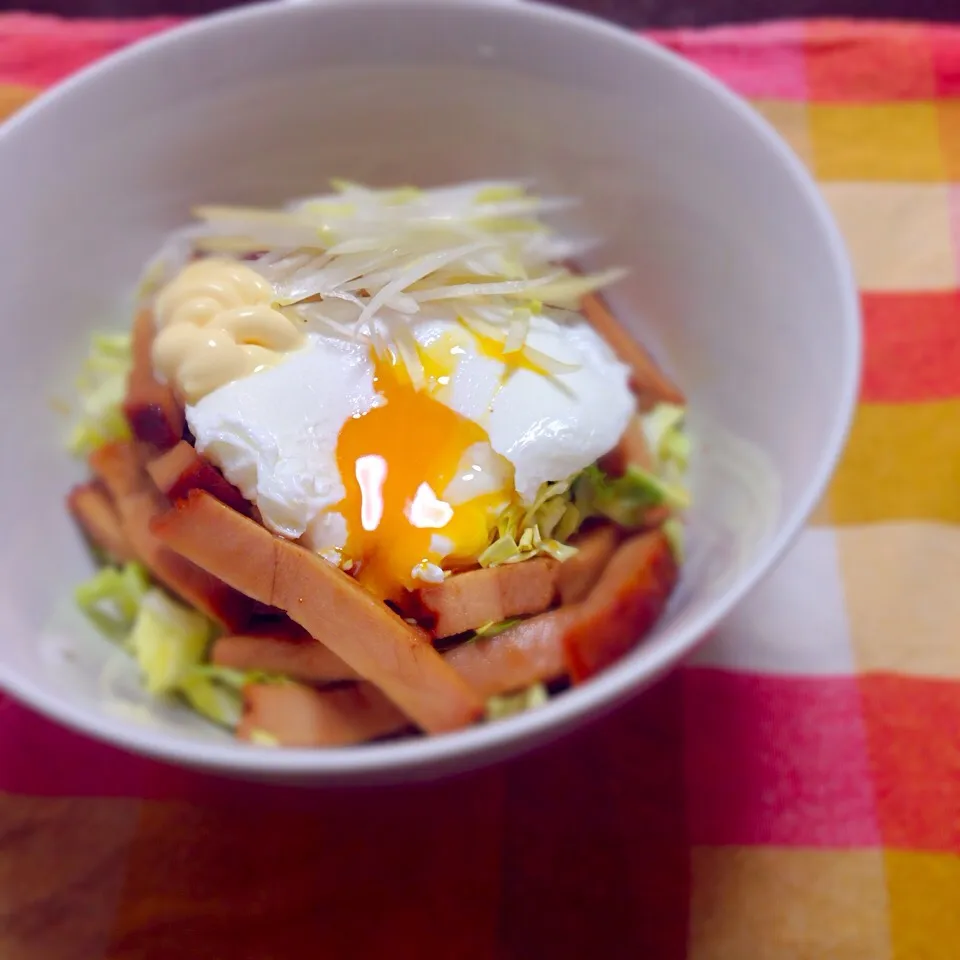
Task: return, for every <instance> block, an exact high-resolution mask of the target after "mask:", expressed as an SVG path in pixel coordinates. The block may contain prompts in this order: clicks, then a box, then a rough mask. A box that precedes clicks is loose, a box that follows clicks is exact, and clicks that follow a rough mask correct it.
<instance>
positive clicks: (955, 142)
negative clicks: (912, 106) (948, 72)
mask: <svg viewBox="0 0 960 960" xmlns="http://www.w3.org/2000/svg"><path fill="white" fill-rule="evenodd" d="M937 118H938V121H939V124H940V145H941V147H940V148H941V151H942V153H943V165H944V169H945V170H946V174H947V177H948V179H950V180H960V100H940V101H938V102H937Z"/></svg>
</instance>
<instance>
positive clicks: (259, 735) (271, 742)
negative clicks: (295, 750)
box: [250, 728, 280, 747]
mask: <svg viewBox="0 0 960 960" xmlns="http://www.w3.org/2000/svg"><path fill="white" fill-rule="evenodd" d="M250 742H251V743H252V744H255V745H256V746H258V747H279V746H280V741H279V740H278V739H277V738H276V737H275V736H274V735H273V734H272V733H268V732H267V731H266V730H260V729H259V728H255V729H253V730H251V731H250Z"/></svg>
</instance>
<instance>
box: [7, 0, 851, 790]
mask: <svg viewBox="0 0 960 960" xmlns="http://www.w3.org/2000/svg"><path fill="white" fill-rule="evenodd" d="M390 2H391V3H392V4H394V5H396V6H397V8H398V9H402V8H403V7H407V8H411V7H417V8H437V9H442V10H443V12H444V14H445V15H446V16H448V17H450V16H456V15H458V13H460V12H461V11H474V12H475V11H478V10H486V9H493V8H497V9H499V10H500V11H501V12H503V13H504V14H506V15H508V16H511V17H527V18H531V19H535V20H540V21H541V22H543V23H554V24H561V25H566V26H568V27H571V28H575V29H577V30H579V31H582V32H583V33H584V35H585V36H590V37H593V38H595V39H597V40H599V41H605V42H614V43H620V44H624V45H627V46H629V47H630V48H631V49H632V51H633V53H634V54H635V55H638V56H645V57H648V58H650V59H651V60H653V61H655V62H656V63H657V64H659V65H660V66H661V67H662V68H663V69H664V70H666V71H668V72H671V73H673V74H674V75H675V77H677V78H678V79H681V80H685V81H686V82H689V83H692V84H695V85H697V86H699V87H701V88H702V89H703V90H704V91H705V92H706V93H708V94H710V95H711V96H712V97H713V99H714V100H715V101H716V103H717V106H718V107H722V108H724V109H726V110H728V111H729V112H730V113H731V114H732V116H733V117H734V118H735V120H734V122H735V124H736V123H739V124H740V128H741V130H743V131H749V130H752V131H753V133H754V135H755V136H757V137H759V138H760V139H761V140H763V141H764V142H765V144H766V146H767V148H768V149H770V150H771V157H772V158H773V159H774V160H775V161H776V162H779V163H780V164H781V166H782V167H783V168H784V169H785V171H786V172H787V173H788V174H789V176H790V178H791V179H792V181H793V184H794V186H795V187H796V189H797V190H798V192H799V193H800V194H802V195H803V198H804V200H805V202H806V204H807V205H808V207H809V208H810V210H811V212H812V214H813V216H814V219H815V221H816V223H817V226H818V227H819V230H820V233H821V236H822V238H823V242H824V243H825V245H826V247H827V251H828V254H829V259H830V264H831V269H832V271H833V274H834V277H833V280H834V283H835V284H836V285H837V287H838V289H839V290H840V313H841V314H842V316H841V317H840V340H841V348H842V349H843V351H844V355H845V358H846V359H845V364H844V369H843V372H842V377H843V383H842V384H841V390H840V393H841V397H842V400H841V403H840V404H839V406H838V408H837V410H836V414H835V418H834V422H833V425H832V427H831V429H830V432H829V435H828V437H827V440H826V443H825V444H824V447H823V449H822V451H821V453H820V455H819V458H818V460H817V462H816V464H815V466H814V468H813V470H812V476H811V480H810V481H809V482H808V484H807V488H806V490H805V492H804V493H803V494H802V495H801V496H799V497H798V498H797V502H796V503H795V504H794V506H793V507H792V509H790V511H789V512H788V513H786V514H785V515H782V516H781V517H780V519H779V525H778V529H777V530H776V532H775V533H774V535H773V536H772V537H770V539H769V540H768V541H767V542H766V543H765V544H764V545H762V546H761V548H760V549H759V550H758V551H757V552H756V554H755V555H754V556H753V557H752V558H751V559H750V560H749V562H748V564H747V565H746V566H745V568H744V569H743V570H742V571H740V572H739V573H738V574H737V575H736V576H735V578H734V579H733V581H732V582H731V583H730V585H729V587H728V588H727V589H726V590H725V591H724V592H723V593H722V594H721V595H719V596H718V597H716V598H714V599H713V600H712V601H711V602H710V603H709V604H707V606H706V608H705V609H704V610H703V611H702V612H700V613H699V614H698V615H697V616H695V617H692V618H690V619H689V620H687V621H686V622H684V623H682V624H680V625H678V626H677V627H676V628H674V629H673V630H672V631H671V632H668V633H667V635H666V636H665V637H664V638H663V641H661V642H660V643H658V644H657V646H656V647H652V648H650V651H649V655H648V656H647V657H646V658H645V659H643V660H640V661H638V662H624V661H621V662H619V663H617V664H615V665H614V666H613V667H611V668H610V669H609V670H607V671H605V672H604V673H602V674H601V675H599V676H597V677H595V678H593V679H592V680H591V682H590V683H588V684H584V685H583V686H580V687H575V688H571V689H570V690H568V691H566V692H565V693H564V695H563V696H562V697H559V698H556V699H552V700H551V701H550V702H549V703H548V704H546V705H545V706H544V707H542V708H540V709H538V710H534V711H530V712H528V713H523V714H520V715H518V716H515V717H511V718H508V719H506V720H502V721H500V722H498V723H496V724H490V725H484V726H478V727H471V728H469V729H466V730H461V731H455V732H452V733H448V734H444V735H442V736H437V737H424V738H418V739H410V740H401V741H388V742H382V743H375V744H365V745H358V746H353V747H338V748H333V749H315V748H314V749H290V748H285V749H283V750H271V749H262V748H261V749H257V748H252V749H251V747H250V746H249V745H246V744H240V743H237V742H233V743H230V742H227V743H224V744H215V743H208V742H203V741H195V742H191V741H189V740H184V739H181V738H180V737H179V736H177V735H173V734H167V733H166V732H164V731H157V730H153V729H150V728H147V727H142V726H138V725H136V724H132V723H123V722H121V721H118V720H116V719H115V718H110V717H108V716H106V715H105V714H100V713H97V712H95V711H93V710H91V709H89V708H87V707H83V706H79V705H73V704H71V703H69V702H68V701H66V700H62V699H59V698H58V697H57V696H55V694H54V693H53V692H51V691H47V690H45V689H44V688H43V687H41V686H39V685H38V684H36V683H34V682H33V681H31V680H29V679H25V678H22V677H20V676H18V675H14V673H13V672H12V671H11V670H10V669H9V667H8V666H7V665H6V664H4V663H3V662H2V661H0V688H2V689H3V690H5V691H6V692H8V693H9V694H10V695H11V696H13V697H14V698H15V699H17V700H20V701H22V702H23V703H25V704H26V705H28V706H29V707H31V708H33V709H35V710H37V711H38V712H40V713H41V714H43V715H45V716H46V717H48V718H50V719H52V720H55V721H56V722H58V723H60V724H62V725H64V726H65V727H68V728H71V729H73V730H76V731H79V732H81V733H83V734H86V735H88V736H91V737H94V738H95V739H98V740H101V741H103V742H105V743H108V744H110V745H112V746H115V747H119V748H121V749H124V750H127V751H129V752H132V753H135V754H140V755H145V756H149V757H152V758H153V759H156V760H161V761H167V762H172V763H176V764H178V765H182V766H184V765H185V766H191V767H200V768H204V769H207V770H212V771H216V772H220V773H227V774H234V775H241V776H244V775H246V776H254V777H256V776H265V777H284V776H291V777H307V778H312V779H315V780H328V781H334V780H360V779H363V780H367V781H375V780H377V779H390V778H394V779H399V778H403V777H405V776H412V775H415V774H416V772H417V771H418V770H423V769H425V768H433V769H434V770H436V771H439V772H442V771H443V770H445V769H448V768H451V767H453V766H457V767H459V768H461V769H463V768H469V767H474V766H478V765H479V764H481V763H482V762H484V760H485V758H487V757H488V755H490V754H495V753H496V754H499V755H500V756H501V757H505V756H507V755H513V754H516V753H518V752H520V751H521V750H524V749H527V748H529V747H530V746H532V745H534V744H535V743H536V742H539V741H542V740H544V739H546V738H547V737H549V736H550V735H559V734H560V733H562V732H564V731H566V730H568V729H569V728H571V727H572V726H573V725H574V724H577V723H582V722H585V721H588V720H590V719H593V718H595V717H596V716H598V715H599V714H601V713H603V712H605V711H606V710H609V709H612V708H613V707H614V706H616V705H617V704H619V703H620V702H622V701H623V700H625V699H627V698H628V697H629V696H631V695H632V694H635V693H637V692H639V691H640V690H641V689H642V688H643V687H645V686H647V685H649V684H650V683H652V682H653V681H654V680H656V679H657V678H658V677H659V676H661V675H662V674H663V673H664V672H666V671H667V670H668V669H669V668H671V667H672V666H674V665H675V664H677V663H678V661H680V660H681V659H682V658H683V657H684V656H685V655H687V654H689V653H690V652H691V651H692V650H693V649H694V648H695V647H696V646H697V644H698V643H699V642H701V641H702V640H703V639H704V638H705V637H706V636H707V635H708V634H709V633H710V631H711V630H712V629H713V628H714V627H715V626H716V625H717V624H718V623H719V622H720V621H721V620H722V619H723V618H724V617H726V615H727V614H728V613H729V612H730V611H731V610H732V609H733V608H734V607H735V606H736V605H737V604H738V603H740V602H741V600H742V599H743V598H744V597H745V596H746V595H747V594H748V593H749V592H750V591H751V590H752V589H753V588H754V587H755V586H756V585H757V584H758V583H759V582H760V581H761V580H762V579H763V578H764V577H766V576H767V575H768V574H769V573H770V572H771V571H772V570H773V568H774V567H775V566H776V564H777V563H778V562H779V561H780V559H782V557H783V555H784V554H785V553H786V551H787V549H788V548H789V547H790V546H791V545H792V543H793V542H794V540H795V539H796V537H797V536H798V534H799V533H800V531H801V529H802V527H803V525H804V524H805V522H806V520H807V518H808V517H809V515H810V514H811V513H812V511H813V509H814V507H815V506H816V504H817V502H818V501H819V500H820V498H821V496H822V495H823V493H824V491H825V490H826V487H827V484H828V483H829V480H830V477H831V476H832V473H833V471H834V468H835V466H836V464H837V462H838V460H839V457H840V454H841V452H842V450H843V447H844V445H845V441H846V438H847V435H848V432H849V429H850V425H851V423H852V419H853V415H854V412H855V409H856V401H857V394H858V388H859V382H860V371H861V363H862V361H861V350H862V342H861V341H862V336H861V324H860V304H859V294H858V288H857V285H856V282H855V278H854V275H853V270H852V267H851V264H850V261H849V258H848V255H847V251H846V247H845V245H844V242H843V240H842V238H841V235H840V231H839V229H838V227H837V225H836V223H835V221H834V219H833V216H832V214H831V213H830V212H829V209H828V207H827V204H826V201H825V200H824V199H823V197H822V195H821V193H820V191H819V188H818V187H817V185H816V184H815V182H814V180H813V178H812V177H811V176H810V174H809V173H808V171H807V170H806V169H805V167H804V166H803V165H802V163H801V162H800V160H799V159H798V158H797V157H796V156H795V155H794V153H793V152H792V151H791V150H790V148H789V147H788V146H787V145H786V143H785V142H784V141H783V140H782V139H781V137H780V135H779V134H778V133H777V132H776V130H774V128H773V127H772V126H771V125H770V124H769V123H768V122H767V121H766V120H765V119H763V117H761V116H760V115H759V114H758V113H757V112H756V111H754V110H753V109H752V108H751V107H750V106H749V104H748V103H747V102H746V101H745V100H743V99H741V98H740V97H739V96H738V95H737V94H735V93H734V92H733V91H732V90H730V89H728V88H727V87H726V86H725V85H724V84H722V83H721V82H720V81H718V80H716V79H714V78H713V77H712V76H710V75H709V74H708V73H706V72H705V71H704V70H702V69H701V68H699V67H697V66H695V65H694V64H692V63H690V62H689V61H687V60H685V59H683V58H682V57H680V56H679V55H677V54H675V53H673V52H671V51H669V50H667V49H666V48H664V47H662V46H660V45H658V44H656V43H654V42H653V41H652V40H649V39H646V38H644V37H642V36H640V35H639V34H637V33H634V32H631V31H629V30H626V29H624V28H621V27H619V26H617V25H615V24H612V23H608V22H607V21H604V20H602V19H600V18H598V17H594V16H592V15H588V14H584V13H580V12H577V11H572V10H567V9H564V8H561V7H555V6H552V5H549V4H547V3H540V2H531V0H524V2H519V3H517V2H505V0H458V2H457V3H456V4H453V5H451V4H449V3H448V2H446V0H403V2H402V3H400V4H397V2H396V0H390ZM363 6H368V7H376V8H378V9H382V7H383V6H385V2H384V0H313V2H286V3H277V2H263V3H256V4H253V5H250V6H245V7H241V8H234V9H231V10H226V11H223V12H220V13H217V14H214V15H210V16H206V17H201V18H198V19H196V20H193V21H188V22H186V23H184V24H181V25H179V26H175V27H173V28H171V29H169V30H165V31H163V32H161V33H159V34H157V35H155V36H152V37H149V38H147V39H144V40H141V41H138V42H135V43H133V44H131V45H130V46H128V47H126V48H124V49H122V50H120V51H118V52H116V53H114V54H112V55H109V56H107V57H105V58H103V59H101V60H98V61H97V62H95V63H93V64H91V65H89V66H87V67H86V68H84V69H82V70H81V71H79V72H78V73H76V74H74V75H73V76H72V77H70V78H68V79H67V80H65V81H64V82H62V83H60V84H57V85H55V86H54V87H53V88H51V89H50V90H48V91H47V92H45V93H43V94H41V95H40V96H39V97H38V98H37V99H36V100H34V101H33V102H32V103H31V104H29V105H28V106H27V107H25V108H24V109H23V110H22V111H20V112H19V114H18V115H17V116H16V117H14V118H12V119H11V120H9V121H7V123H5V124H4V125H3V127H2V129H0V148H2V142H3V140H4V139H7V138H9V137H10V136H12V135H15V134H17V133H18V132H19V131H20V130H21V129H22V128H23V127H24V126H29V124H30V123H32V122H33V119H34V117H36V116H38V115H39V114H42V113H43V111H44V110H45V109H46V107H47V105H48V104H50V103H52V102H53V101H54V100H59V99H62V98H64V97H67V98H69V97H70V96H72V95H74V94H75V93H77V92H79V91H81V90H82V88H83V87H84V86H85V85H86V84H88V83H89V82H91V81H92V80H94V79H95V78H98V77H101V76H104V75H106V74H109V73H110V72H112V71H114V70H116V69H118V68H123V67H125V66H127V65H128V64H131V63H133V62H135V61H136V60H137V59H139V58H141V57H143V56H144V55H150V54H153V53H154V52H158V51H162V50H164V49H165V48H166V47H168V46H173V45H176V44H177V43H179V42H181V41H182V40H183V39H184V38H185V37H188V36H193V35H199V34H204V33H215V32H216V31H217V30H219V29H221V27H223V26H224V25H226V24H228V23H235V22H242V21H245V20H249V21H256V20H258V19H261V18H270V17H274V16H284V15H285V14H284V13H283V11H284V10H287V12H288V15H304V13H303V12H304V11H305V10H307V9H309V8H316V9H317V10H318V11H319V10H323V9H337V8H340V9H344V8H349V9H350V10H352V11H356V10H357V9H358V8H360V7H363Z"/></svg>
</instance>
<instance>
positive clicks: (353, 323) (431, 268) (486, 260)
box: [145, 180, 622, 385]
mask: <svg viewBox="0 0 960 960" xmlns="http://www.w3.org/2000/svg"><path fill="white" fill-rule="evenodd" d="M332 186H333V189H334V190H335V191H336V192H335V193H331V194H327V195H323V196H315V197H307V198H303V199H301V200H299V201H296V202H294V203H292V204H290V205H289V206H288V207H286V208H284V209H261V208H251V207H228V206H202V207H198V208H197V209H196V210H195V211H194V213H195V215H196V217H197V218H198V220H199V223H197V224H194V225H191V226H190V227H187V228H185V229H184V230H181V231H179V232H178V233H177V234H176V241H175V242H173V241H171V243H170V244H168V245H167V247H166V248H165V251H164V252H165V253H166V255H167V259H174V260H177V259H179V260H181V261H182V262H181V263H174V264H170V263H166V262H163V259H164V258H163V257H162V256H161V257H159V260H158V258H154V261H153V262H152V263H151V265H150V268H149V269H150V271H151V275H150V277H149V278H148V280H149V282H148V283H146V284H145V289H149V288H152V286H153V285H154V283H155V278H156V276H158V275H167V274H168V273H169V270H170V268H171V267H173V268H178V267H179V266H182V265H183V262H185V261H186V259H187V258H188V257H189V255H190V254H191V252H194V251H203V252H216V253H217V254H219V255H226V256H236V257H242V258H247V257H249V258H250V259H249V265H250V266H251V267H253V269H255V270H257V271H258V272H260V273H261V274H262V275H263V276H264V277H266V278H267V279H268V280H270V281H271V282H272V283H273V285H274V287H275V289H276V291H277V301H276V302H277V306H278V308H279V309H281V310H282V311H284V312H285V313H287V314H288V315H290V316H291V317H292V318H295V319H297V320H299V321H301V322H302V321H306V322H308V323H311V324H313V325H314V327H315V329H318V330H322V331H323V332H325V333H327V334H328V335H331V334H332V335H343V336H349V337H352V338H359V339H364V340H367V341H368V342H370V343H371V344H372V345H373V346H374V348H375V349H376V350H377V352H378V353H381V354H383V353H384V352H385V351H386V350H387V349H390V350H391V352H393V353H394V356H395V358H396V360H397V361H398V362H399V363H401V364H402V365H403V366H405V367H406V368H407V370H408V372H409V373H410V378H411V381H412V382H413V383H414V384H415V385H417V384H418V383H419V382H421V381H422V379H423V373H422V365H421V364H420V362H419V360H418V352H417V349H416V344H415V342H414V341H413V338H412V337H409V336H408V337H406V338H405V337H404V335H403V331H405V330H408V328H409V324H410V323H411V321H412V320H415V319H417V318H418V317H427V318H430V319H435V318H449V319H453V320H456V319H457V318H458V317H461V316H463V317H465V318H470V319H471V322H473V319H474V318H476V317H477V311H478V310H482V314H483V319H484V322H485V325H486V335H491V330H492V334H493V336H494V337H495V339H496V340H497V342H499V343H501V344H502V345H503V351H504V354H505V355H507V356H509V355H515V354H516V355H521V356H522V357H523V359H524V360H525V361H526V362H527V364H528V365H530V366H532V367H533V368H535V369H540V370H541V371H542V373H543V374H544V375H545V376H549V377H555V376H557V375H558V374H561V373H563V372H565V371H567V370H570V369H572V368H571V367H570V365H569V364H564V363H561V362H560V361H559V360H558V359H557V358H554V357H549V356H547V355H545V354H543V353H542V352H540V351H536V350H533V348H531V347H530V346H529V344H528V343H527V339H528V334H529V331H530V317H531V315H532V314H535V313H538V312H540V311H541V310H544V309H547V310H550V311H551V316H552V317H553V318H554V319H557V320H562V315H563V314H564V313H565V312H566V311H567V310H574V311H575V310H577V309H578V306H579V301H580V298H581V297H582V296H583V295H585V294H587V293H589V292H591V291H593V290H596V289H597V288H599V287H601V286H604V285H606V284H608V283H611V282H613V281H614V280H616V279H618V278H619V276H620V275H621V273H622V272H621V271H618V270H612V271H607V272H605V273H602V274H597V275H591V276H580V275H577V274H574V273H572V272H571V271H570V270H569V269H568V268H567V267H566V266H563V265H562V264H563V263H564V262H565V261H568V260H569V259H570V258H571V257H574V256H576V255H578V254H579V253H581V252H583V251H584V250H585V249H587V248H588V247H589V246H590V245H591V244H592V242H593V241H592V240H589V239H587V238H576V237H565V236H561V235H558V234H556V233H554V232H552V231H551V230H549V229H547V227H546V226H545V222H544V220H543V219H542V218H543V217H544V216H547V215H549V214H551V213H553V212H555V211H558V210H563V209H565V208H567V207H569V206H571V204H572V201H570V200H569V199H567V198H562V197H539V196H536V195H535V194H533V193H531V192H530V191H529V190H528V188H527V185H526V184H524V183H521V182H517V181H498V180H493V181H475V182H469V183H461V184H455V185H453V186H448V187H438V188H435V189H430V190H419V189H416V188H413V187H401V188H394V189H388V190H376V189H370V188H368V187H365V186H362V185H360V184H356V183H352V182H348V181H343V180H335V181H333V183H332ZM158 271H159V273H158Z"/></svg>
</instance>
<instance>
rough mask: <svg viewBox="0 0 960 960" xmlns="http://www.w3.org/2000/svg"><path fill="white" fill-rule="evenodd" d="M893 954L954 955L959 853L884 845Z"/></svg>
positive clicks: (905, 958) (903, 959)
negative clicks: (921, 851)
mask: <svg viewBox="0 0 960 960" xmlns="http://www.w3.org/2000/svg"><path fill="white" fill-rule="evenodd" d="M884 862H885V865H886V872H887V889H888V891H889V897H890V935H891V939H892V941H893V957H894V960H956V958H957V954H958V949H960V948H958V945H960V859H958V858H957V857H951V856H947V855H945V854H942V853H913V852H910V853H908V852H906V851H900V850H888V851H887V852H886V853H885V854H884Z"/></svg>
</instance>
